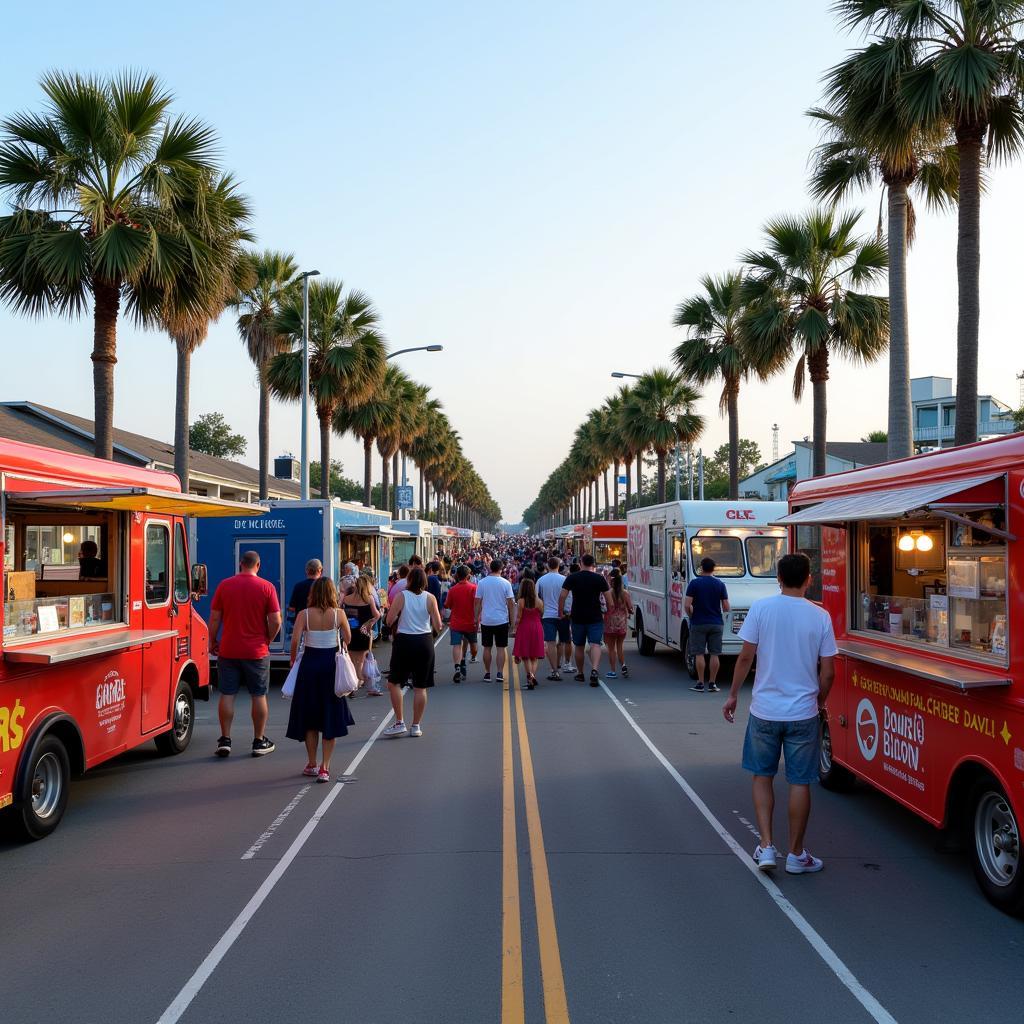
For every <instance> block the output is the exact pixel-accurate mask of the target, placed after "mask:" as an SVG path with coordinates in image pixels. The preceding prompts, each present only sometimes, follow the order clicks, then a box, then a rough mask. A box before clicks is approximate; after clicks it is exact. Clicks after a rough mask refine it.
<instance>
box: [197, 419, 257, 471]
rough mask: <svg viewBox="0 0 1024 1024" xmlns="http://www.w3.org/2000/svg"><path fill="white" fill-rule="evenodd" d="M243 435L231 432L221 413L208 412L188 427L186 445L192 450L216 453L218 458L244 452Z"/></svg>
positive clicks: (228, 457) (232, 456)
mask: <svg viewBox="0 0 1024 1024" xmlns="http://www.w3.org/2000/svg"><path fill="white" fill-rule="evenodd" d="M245 444H246V442H245V437H244V436H243V435H242V434H233V433H232V432H231V427H230V426H229V425H228V421H227V420H226V419H224V416H223V414H222V413H219V412H208V413H205V414H204V415H202V416H200V417H199V419H197V420H196V421H195V423H193V424H192V425H191V426H190V427H189V428H188V446H189V448H191V449H192V450H193V451H197V452H205V453H206V454H207V455H216V456H217V458H218V459H230V458H236V457H238V456H239V455H244V454H245Z"/></svg>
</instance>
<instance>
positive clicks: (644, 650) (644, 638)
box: [636, 612, 654, 658]
mask: <svg viewBox="0 0 1024 1024" xmlns="http://www.w3.org/2000/svg"><path fill="white" fill-rule="evenodd" d="M636 646H637V650H638V651H639V652H640V653H641V654H642V655H643V656H644V657H645V658H649V657H650V656H651V655H652V654H653V653H654V641H653V640H652V639H651V638H650V637H649V636H648V635H647V634H646V633H645V632H644V617H643V616H642V615H641V614H640V613H639V612H637V613H636Z"/></svg>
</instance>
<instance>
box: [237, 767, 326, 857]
mask: <svg viewBox="0 0 1024 1024" xmlns="http://www.w3.org/2000/svg"><path fill="white" fill-rule="evenodd" d="M312 788H313V787H312V786H311V785H306V786H303V787H302V789H300V790H299V791H298V793H296V794H295V796H294V797H292V801H291V803H290V804H288V806H287V807H285V809H284V810H283V811H282V812H281V813H280V814H279V815H278V816H277V817H276V818H275V819H274V820H273V821H272V822H271V823H270V824H269V825H268V826H267V830H266V832H264V833H263V835H261V836H260V837H259V839H257V840H256V842H255V843H253V844H252V846H250V847H249V849H248V850H246V851H245V853H243V854H242V860H252V859H253V857H255V856H256V854H257V853H259V852H260V850H261V849H262V848H263V847H264V846H265V845H266V844H267V841H268V840H269V839H270V838H271V837H272V836H273V834H274V833H275V832H276V831H277V830H278V829H279V828H280V827H281V826H282V825H283V824H284V820H285V818H287V817H288V815H289V814H291V813H292V811H294V810H295V808H296V807H298V806H299V801H300V800H301V799H302V798H303V797H304V796H305V795H306V794H307V793H308V792H309V791H310V790H311V789H312Z"/></svg>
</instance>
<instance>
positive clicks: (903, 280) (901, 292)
mask: <svg viewBox="0 0 1024 1024" xmlns="http://www.w3.org/2000/svg"><path fill="white" fill-rule="evenodd" d="M888 241H889V424H888V426H889V434H888V444H889V448H888V455H889V458H890V459H905V458H909V457H910V456H911V455H913V454H914V440H913V432H912V427H911V423H910V417H911V406H910V320H909V318H908V315H907V183H906V182H905V181H896V182H893V183H892V184H890V185H889V237H888ZM957 389H958V390H959V384H958V385H957Z"/></svg>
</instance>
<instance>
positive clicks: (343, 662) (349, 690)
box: [334, 645, 359, 697]
mask: <svg viewBox="0 0 1024 1024" xmlns="http://www.w3.org/2000/svg"><path fill="white" fill-rule="evenodd" d="M358 689H359V676H358V675H356V667H355V665H353V664H352V659H351V658H350V657H349V653H348V650H347V649H346V648H345V646H344V645H342V646H341V647H339V648H338V653H337V655H336V656H335V659H334V696H335V697H351V696H352V694H353V693H355V692H356V690H358Z"/></svg>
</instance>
